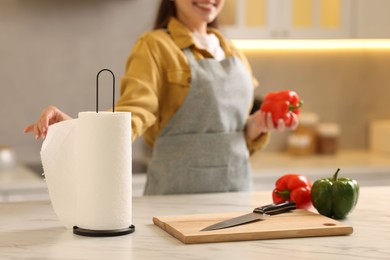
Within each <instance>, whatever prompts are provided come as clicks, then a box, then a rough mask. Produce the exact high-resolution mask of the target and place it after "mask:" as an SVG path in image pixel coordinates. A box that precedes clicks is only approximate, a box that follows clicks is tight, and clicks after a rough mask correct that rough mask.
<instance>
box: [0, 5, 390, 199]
mask: <svg viewBox="0 0 390 260" xmlns="http://www.w3.org/2000/svg"><path fill="white" fill-rule="evenodd" d="M179 1H180V0H179ZM159 2H160V1H159V0H0V108H1V109H0V120H1V127H0V155H1V156H0V157H1V158H3V159H2V160H4V161H6V160H7V158H11V157H12V158H14V159H13V162H14V163H13V166H14V167H21V166H20V165H23V166H27V169H33V170H34V171H35V172H38V173H40V172H41V169H40V168H39V167H40V155H39V151H40V147H41V144H42V141H35V140H34V138H33V136H32V135H26V134H24V133H23V128H24V127H25V126H26V125H27V124H30V123H32V122H34V120H36V119H37V118H38V116H39V114H40V112H41V110H42V109H43V108H45V107H46V106H48V105H55V106H57V107H59V108H60V109H62V110H63V111H65V112H67V113H68V114H70V115H71V116H73V117H77V113H78V112H79V111H87V110H94V108H95V80H96V78H95V77H96V73H97V72H98V71H99V70H100V69H102V68H109V69H111V70H112V71H113V72H114V73H115V74H116V77H117V82H118V83H119V81H120V78H121V76H122V75H123V72H124V67H125V63H126V60H127V57H128V55H129V53H130V51H131V48H132V46H133V45H134V43H135V41H136V39H137V38H138V37H139V36H140V35H141V34H142V33H143V32H145V31H148V30H150V29H152V26H153V20H154V17H155V14H156V8H157V6H158V4H159ZM388 10H390V1H388V0H370V1H367V0H226V6H225V8H224V10H223V14H222V15H221V29H222V30H223V31H224V32H225V33H226V35H227V36H228V37H229V38H231V39H234V40H237V41H235V43H236V44H237V46H238V47H239V48H241V49H242V50H243V51H244V52H245V53H246V55H247V57H248V59H249V61H250V63H251V65H252V68H253V73H254V75H255V76H256V78H257V79H258V81H259V83H260V87H259V88H258V90H257V91H256V98H257V99H258V100H261V98H262V97H264V95H265V94H266V93H267V92H270V91H276V90H282V89H292V90H295V91H296V92H297V93H298V94H299V95H300V97H301V98H302V99H303V100H304V102H305V103H304V106H303V108H302V121H301V127H300V129H299V131H298V132H295V133H283V134H280V133H277V134H274V135H273V136H272V139H271V142H270V143H269V145H268V146H267V148H266V149H265V150H263V151H261V152H260V153H258V155H257V157H255V159H252V160H253V165H254V167H258V169H259V171H258V172H259V174H264V176H267V173H269V174H271V173H272V172H273V171H274V172H277V173H278V174H283V172H280V171H281V168H280V167H284V168H285V169H289V170H299V171H300V172H303V173H308V172H310V171H314V170H313V169H314V168H315V167H317V168H318V167H323V168H321V169H322V172H320V173H321V174H322V173H326V174H331V172H329V169H331V170H333V168H335V167H339V166H340V165H341V166H343V165H346V168H347V166H348V167H350V168H348V169H349V171H348V170H347V172H348V173H349V174H352V175H353V171H357V172H358V171H359V169H360V170H361V169H363V168H364V169H366V172H370V171H371V172H375V173H380V174H382V175H381V176H382V177H381V178H382V179H385V180H386V181H388V178H389V176H390V162H389V161H390V160H388V159H390V158H389V154H390V130H389V129H390V123H389V120H390V108H389V100H390V16H389V15H388ZM341 39H342V40H341ZM363 39H364V40H363ZM101 80H102V82H101V87H100V93H101V94H100V105H99V106H100V107H101V108H103V109H105V108H109V107H110V104H111V93H112V92H111V79H110V78H109V77H108V76H107V78H105V76H103V77H102V78H101ZM117 90H118V91H117V94H118V93H119V84H118V85H117ZM313 138H315V139H313ZM321 138H322V139H321ZM313 140H316V141H315V142H314V143H313ZM318 140H320V141H323V143H322V145H319V143H318ZM321 153H322V154H321ZM7 154H8V155H7ZM11 155H12V156H11ZM149 156H150V151H149V149H148V148H146V147H145V146H144V145H143V144H142V141H141V140H137V141H136V142H135V143H134V146H133V164H134V165H133V172H144V171H145V165H146V164H147V160H148V157H149ZM4 158H5V159H4ZM346 161H348V162H346ZM9 162H10V160H8V164H9V165H11V164H10V163H9ZM3 166H4V167H3V170H1V171H2V172H4V171H6V170H4V169H5V168H6V167H8V166H7V165H6V163H3ZM262 166H263V168H261V167H262ZM305 166H307V167H306V168H305ZM309 166H310V167H309ZM308 167H309V168H308ZM365 167H366V168H365ZM370 167H371V168H370ZM372 167H374V168H375V169H372ZM317 168H316V169H317ZM9 169H10V166H9V167H8V168H7V170H8V171H9ZM20 169H21V168H19V170H20ZM282 169H283V168H282ZM1 171H0V190H3V191H4V190H8V192H9V193H10V192H11V191H10V190H11V188H10V185H11V184H10V183H11V181H10V180H8V179H11V178H10V177H4V175H5V174H4V173H3V174H1V173H2V172H1ZM20 171H22V172H23V174H24V175H28V173H27V171H26V168H25V167H23V170H20ZM255 172H256V169H255ZM23 174H22V175H23ZM384 174H386V175H384ZM1 175H3V176H1ZM24 175H23V176H24ZM383 176H385V177H383ZM7 178H8V179H7ZM21 178H22V177H21ZM23 178H24V177H23ZM142 178H143V177H142ZM268 178H269V180H270V181H271V180H272V181H273V179H274V178H275V176H273V175H269V176H268ZM370 178H371V177H367V180H369V179H370ZM6 179H7V180H8V181H9V182H7V180H6ZM371 179H372V178H371ZM382 179H380V178H379V179H377V182H381V180H382ZM263 181H264V180H263ZM20 182H22V181H19V183H20ZM26 185H27V184H26ZM11 186H12V185H11ZM22 186H23V185H22ZM38 186H39V185H38ZM40 187H41V186H40ZM258 187H260V186H258ZM20 189H21V188H20Z"/></svg>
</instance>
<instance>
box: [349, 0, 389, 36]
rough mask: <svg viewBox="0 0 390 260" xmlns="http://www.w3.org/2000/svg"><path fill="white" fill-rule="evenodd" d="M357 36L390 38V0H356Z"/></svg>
mask: <svg viewBox="0 0 390 260" xmlns="http://www.w3.org/2000/svg"><path fill="white" fill-rule="evenodd" d="M354 8H355V10H354V13H355V15H354V16H355V20H356V22H355V26H354V37H355V38H390V26H389V25H390V15H389V10H390V1H389V0H370V1H367V0H355V1H354Z"/></svg>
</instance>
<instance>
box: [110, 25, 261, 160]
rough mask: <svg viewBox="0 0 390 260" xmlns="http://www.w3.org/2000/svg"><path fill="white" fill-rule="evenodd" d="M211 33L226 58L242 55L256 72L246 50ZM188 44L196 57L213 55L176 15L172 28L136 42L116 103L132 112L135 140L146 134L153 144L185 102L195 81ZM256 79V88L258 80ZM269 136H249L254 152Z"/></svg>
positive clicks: (214, 31) (216, 32)
mask: <svg viewBox="0 0 390 260" xmlns="http://www.w3.org/2000/svg"><path fill="white" fill-rule="evenodd" d="M209 33H214V34H215V35H216V36H217V37H218V39H219V41H220V44H221V47H222V49H223V50H224V52H225V55H226V57H232V56H237V57H239V58H240V59H241V60H242V61H243V62H244V64H245V65H246V67H247V68H248V71H249V73H250V74H252V72H251V69H250V67H249V64H248V62H247V60H246V58H245V57H244V56H243V54H242V53H240V52H239V51H238V50H237V49H236V48H234V46H233V45H232V44H231V43H230V42H228V41H227V40H226V39H225V38H224V37H223V36H222V35H221V34H220V33H219V32H218V31H217V30H215V29H209ZM188 47H191V49H192V51H193V53H194V56H195V57H196V59H203V58H212V56H211V54H210V53H209V52H208V51H206V50H202V49H199V48H197V47H196V46H195V43H194V40H193V38H192V35H191V32H190V31H189V30H188V29H187V28H186V27H185V26H184V25H183V24H181V23H180V22H179V21H178V20H177V19H175V18H172V19H171V20H170V22H169V24H168V30H164V29H158V30H153V31H151V32H147V33H145V34H144V35H142V36H141V38H140V39H139V40H138V41H137V42H136V44H135V46H134V48H133V50H132V53H131V54H130V57H129V59H128V61H127V65H126V71H125V75H124V76H123V78H122V80H121V91H120V98H119V100H118V102H117V104H116V106H115V109H116V110H117V111H127V112H131V113H132V135H133V140H135V139H136V138H137V137H139V136H141V135H143V137H144V141H145V142H146V144H148V145H149V146H151V147H153V145H154V143H155V141H156V139H157V137H158V135H159V133H160V131H161V129H162V128H163V127H164V126H165V124H166V123H167V122H168V121H169V119H170V118H171V117H172V116H173V115H174V114H175V112H176V111H177V110H178V109H179V108H180V106H181V105H182V103H183V101H184V99H185V97H186V95H187V93H188V90H189V88H190V83H191V71H190V67H189V64H188V62H187V58H186V56H185V54H184V53H183V51H182V50H183V49H185V48H188ZM253 82H254V84H253V85H254V87H256V86H257V85H258V83H257V81H256V79H254V78H253ZM248 113H249V111H248ZM267 139H268V138H267V135H262V136H261V137H260V138H258V140H255V141H249V140H248V138H247V144H248V148H249V150H250V152H251V153H253V152H254V151H255V150H257V149H260V148H261V147H262V146H263V145H264V144H265V142H266V140H267Z"/></svg>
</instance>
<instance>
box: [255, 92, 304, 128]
mask: <svg viewBox="0 0 390 260" xmlns="http://www.w3.org/2000/svg"><path fill="white" fill-rule="evenodd" d="M302 104H303V102H302V100H300V99H299V96H298V94H297V93H296V92H294V91H291V90H282V91H278V92H270V93H268V94H267V95H266V96H265V98H264V101H263V103H262V105H261V108H260V110H261V111H263V112H266V113H268V112H270V113H271V114H272V119H273V122H274V124H275V126H277V125H278V120H279V119H283V121H284V123H285V125H286V126H290V125H291V121H292V116H291V114H292V113H294V114H296V115H298V114H299V112H300V107H301V106H302Z"/></svg>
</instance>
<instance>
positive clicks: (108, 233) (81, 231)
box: [73, 225, 135, 237]
mask: <svg viewBox="0 0 390 260" xmlns="http://www.w3.org/2000/svg"><path fill="white" fill-rule="evenodd" d="M134 231H135V227H134V225H131V226H129V227H127V228H121V229H109V230H93V229H86V228H80V227H78V226H74V227H73V233H74V234H76V235H79V236H86V237H116V236H123V235H127V234H130V233H133V232H134Z"/></svg>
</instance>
